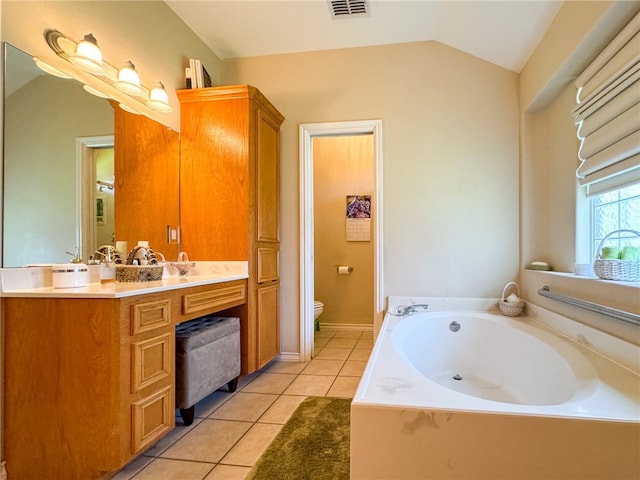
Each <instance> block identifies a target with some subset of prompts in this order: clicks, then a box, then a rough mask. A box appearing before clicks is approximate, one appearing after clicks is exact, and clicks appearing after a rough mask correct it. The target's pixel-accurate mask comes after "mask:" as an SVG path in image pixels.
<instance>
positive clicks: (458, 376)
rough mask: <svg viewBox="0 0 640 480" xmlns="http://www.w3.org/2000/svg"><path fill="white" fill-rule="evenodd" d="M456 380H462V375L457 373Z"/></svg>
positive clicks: (454, 377)
mask: <svg viewBox="0 0 640 480" xmlns="http://www.w3.org/2000/svg"><path fill="white" fill-rule="evenodd" d="M451 378H453V379H454V380H462V375H460V374H459V373H456V374H455V375H454V376H453V377H451Z"/></svg>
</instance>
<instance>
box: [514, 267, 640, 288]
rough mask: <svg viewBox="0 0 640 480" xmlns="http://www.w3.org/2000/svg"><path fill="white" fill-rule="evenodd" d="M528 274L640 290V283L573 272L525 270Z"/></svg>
mask: <svg viewBox="0 0 640 480" xmlns="http://www.w3.org/2000/svg"><path fill="white" fill-rule="evenodd" d="M525 270H526V271H527V272H536V273H539V274H540V275H541V277H544V276H546V275H549V276H551V277H563V278H570V279H572V280H575V281H577V282H586V283H588V284H593V285H598V284H600V285H620V286H623V287H629V288H635V289H638V290H640V282H622V281H618V280H602V279H601V278H598V277H587V276H584V275H576V274H575V273H571V272H554V271H544V270H530V269H525Z"/></svg>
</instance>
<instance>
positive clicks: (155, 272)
mask: <svg viewBox="0 0 640 480" xmlns="http://www.w3.org/2000/svg"><path fill="white" fill-rule="evenodd" d="M163 270H164V266H163V265H148V266H142V265H116V280H117V281H118V282H153V281H156V280H162V271H163Z"/></svg>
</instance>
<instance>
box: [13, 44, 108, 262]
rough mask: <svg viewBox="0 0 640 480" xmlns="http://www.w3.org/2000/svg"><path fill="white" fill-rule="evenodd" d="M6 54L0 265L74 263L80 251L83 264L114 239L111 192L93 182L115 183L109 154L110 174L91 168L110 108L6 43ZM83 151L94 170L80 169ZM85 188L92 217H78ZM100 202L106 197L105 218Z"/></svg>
mask: <svg viewBox="0 0 640 480" xmlns="http://www.w3.org/2000/svg"><path fill="white" fill-rule="evenodd" d="M4 55H5V56H4V59H5V82H4V84H5V92H4V95H5V97H4V109H5V116H4V199H3V200H4V215H3V221H4V226H3V232H4V238H3V243H2V244H3V266H4V267H19V266H24V265H28V264H38V263H47V264H50V263H64V262H68V261H70V260H71V256H70V255H69V254H67V253H66V252H78V251H79V252H80V254H81V256H83V257H84V259H87V258H88V252H92V251H93V250H94V249H95V246H97V245H98V242H100V241H102V240H103V239H104V238H105V237H104V236H103V235H106V238H108V239H109V240H110V242H109V243H111V240H112V236H113V230H114V226H113V221H114V218H113V211H114V209H113V207H112V204H113V195H114V190H109V189H108V188H104V187H103V191H102V192H99V191H98V190H99V185H98V184H97V183H96V182H97V180H101V181H105V182H108V183H114V180H113V153H111V167H110V170H109V167H108V166H107V167H104V166H100V167H98V168H99V172H100V173H98V172H97V170H96V167H95V163H94V162H96V161H98V158H99V157H101V156H102V155H103V154H104V152H98V151H93V150H94V149H97V148H103V147H105V146H108V143H109V142H108V140H106V141H105V139H104V137H106V138H107V139H108V138H111V139H113V133H114V120H113V118H114V115H113V107H112V106H111V105H110V104H109V102H108V101H107V100H105V99H102V98H98V97H95V96H93V95H90V94H88V93H86V92H85V91H84V90H83V88H82V85H81V84H79V83H78V82H75V81H72V80H65V79H61V78H57V77H53V76H51V75H47V74H45V73H44V72H42V71H41V70H39V69H38V68H37V67H36V66H35V64H34V62H33V60H32V58H31V56H29V55H27V54H26V53H24V52H22V51H20V50H18V49H16V48H15V47H13V46H11V45H8V44H5V48H4ZM86 139H89V140H86ZM96 139H101V140H96ZM87 150H88V151H89V153H92V155H84V157H85V161H86V159H88V158H91V159H92V162H91V165H86V164H85V165H83V164H82V160H81V159H82V157H83V155H82V153H83V151H84V153H85V154H86V153H87ZM98 154H100V155H98ZM107 155H108V154H107ZM103 161H104V159H103V160H100V162H101V164H102V162H103ZM105 168H106V170H107V172H106V173H103V170H104V169H105ZM83 172H84V174H83ZM86 172H90V173H89V176H88V177H87V176H86ZM87 178H89V180H87ZM83 185H84V187H83ZM87 185H91V186H87ZM83 188H84V189H88V192H85V200H84V201H85V202H87V203H90V204H91V205H90V208H89V209H88V210H89V212H87V209H86V208H85V209H84V211H83V205H82V203H83V195H82V194H81V192H82V189H83ZM91 195H93V200H91V201H90V199H91ZM107 196H110V200H109V199H108V198H107ZM98 197H102V198H103V201H102V206H103V210H102V213H103V215H102V219H100V218H98V216H97V213H98V212H97V198H98ZM109 202H111V203H109ZM86 215H89V216H90V217H93V218H95V223H93V222H92V225H94V232H93V234H91V233H87V232H85V234H84V235H83V232H82V230H83V229H82V224H83V217H86ZM110 216H111V218H110ZM108 221H110V222H111V224H110V226H109V225H107V223H106V222H108ZM99 222H101V225H99V224H98V223H99ZM100 227H104V228H103V229H101V228H100ZM109 230H111V231H110V232H109ZM99 235H100V240H99V239H98V236H99ZM87 236H93V239H92V240H91V241H89V240H86V237H87ZM83 237H85V238H84V239H83ZM83 242H84V243H85V245H83ZM79 249H81V250H79Z"/></svg>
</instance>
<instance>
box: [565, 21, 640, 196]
mask: <svg viewBox="0 0 640 480" xmlns="http://www.w3.org/2000/svg"><path fill="white" fill-rule="evenodd" d="M575 85H576V87H577V89H578V94H577V96H576V103H577V105H576V107H575V108H574V110H573V118H574V120H575V122H576V124H577V127H578V138H579V139H580V148H579V150H578V158H579V160H580V166H579V167H578V170H577V172H576V174H577V176H578V178H579V179H580V183H581V184H582V185H586V186H587V189H588V194H589V195H595V194H598V193H602V192H604V191H608V190H612V189H616V188H621V187H624V186H626V185H630V184H632V183H636V182H639V181H640V13H639V14H637V15H636V16H635V17H634V18H633V20H631V22H629V24H628V25H627V26H626V27H625V28H624V29H622V31H621V32H620V33H619V34H618V35H617V36H616V37H615V38H614V39H613V40H612V41H611V43H610V44H609V45H608V46H607V47H606V48H605V49H604V50H603V51H602V52H601V53H600V54H599V55H598V56H597V57H596V58H595V60H594V61H593V62H591V63H590V64H589V66H588V67H587V68H586V69H585V70H584V72H582V74H581V75H580V76H579V77H578V79H577V80H576V83H575Z"/></svg>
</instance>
